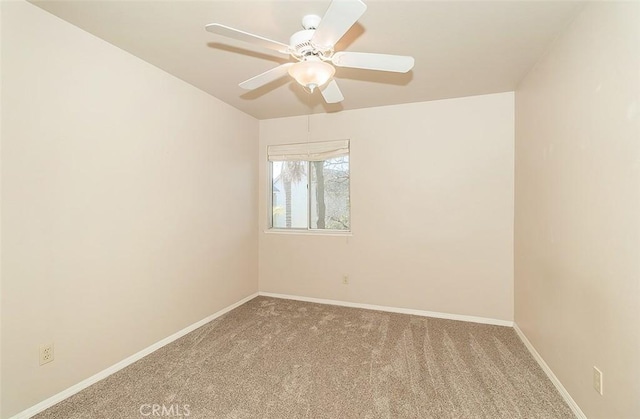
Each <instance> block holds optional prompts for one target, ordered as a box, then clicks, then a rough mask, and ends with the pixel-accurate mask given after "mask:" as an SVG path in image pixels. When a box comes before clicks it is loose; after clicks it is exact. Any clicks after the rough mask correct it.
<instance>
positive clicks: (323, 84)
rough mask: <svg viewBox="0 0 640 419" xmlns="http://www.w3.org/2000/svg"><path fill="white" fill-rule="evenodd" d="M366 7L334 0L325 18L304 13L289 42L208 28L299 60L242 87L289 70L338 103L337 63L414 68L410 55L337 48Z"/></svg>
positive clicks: (356, 1) (216, 26)
mask: <svg viewBox="0 0 640 419" xmlns="http://www.w3.org/2000/svg"><path fill="white" fill-rule="evenodd" d="M366 9H367V6H366V5H365V4H364V3H363V2H362V1H361V0H333V1H332V2H331V4H330V5H329V8H328V9H327V11H326V12H325V15H324V17H323V18H320V17H319V16H316V15H307V16H304V17H303V18H302V27H303V28H304V30H301V31H298V32H296V33H294V34H293V35H292V36H291V38H290V40H289V44H288V45H287V44H285V43H282V42H278V41H273V40H271V39H267V38H264V37H262V36H259V35H254V34H251V33H249V32H244V31H241V30H239V29H234V28H231V27H228V26H225V25H221V24H219V23H211V24H209V25H206V26H205V28H206V30H207V31H209V32H212V33H215V34H218V35H223V36H226V37H229V38H233V39H237V40H240V41H244V42H248V43H251V44H254V45H259V46H261V47H264V48H268V49H271V50H274V51H277V52H279V53H282V54H286V55H290V56H291V57H292V58H293V59H294V60H295V62H289V63H285V64H281V65H279V66H278V67H275V68H272V69H271V70H268V71H265V72H264V73H262V74H259V75H257V76H255V77H252V78H250V79H249V80H245V81H243V82H242V83H240V87H241V88H243V89H247V90H253V89H257V88H258V87H261V86H264V85H265V84H267V83H270V82H272V81H274V80H277V79H279V78H281V77H284V76H285V75H287V73H288V74H289V75H290V76H291V77H293V78H294V79H295V80H296V81H297V82H298V83H299V84H300V85H302V86H303V87H304V89H305V90H306V91H307V92H309V93H313V92H314V91H315V90H316V89H318V90H320V93H321V94H322V97H323V98H324V100H325V101H326V102H327V103H338V102H341V101H342V100H343V99H344V96H342V92H341V91H340V88H339V87H338V84H337V83H336V81H335V79H334V78H333V76H334V74H335V67H334V66H336V67H349V68H358V69H364V70H378V71H392V72H397V73H406V72H408V71H409V70H411V69H412V68H413V64H414V59H413V57H409V56H403V55H389V54H372V53H367V52H348V51H334V46H335V44H336V43H337V42H338V41H339V40H340V38H342V36H343V35H344V34H345V33H346V32H347V31H348V30H349V28H351V26H353V25H354V24H355V23H356V21H357V20H358V19H359V18H360V16H362V15H363V14H364V12H365V10H366ZM332 64H333V65H332Z"/></svg>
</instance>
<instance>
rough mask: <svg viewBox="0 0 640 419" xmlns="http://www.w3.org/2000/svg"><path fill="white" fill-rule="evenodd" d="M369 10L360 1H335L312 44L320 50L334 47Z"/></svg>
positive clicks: (318, 28)
mask: <svg viewBox="0 0 640 419" xmlns="http://www.w3.org/2000/svg"><path fill="white" fill-rule="evenodd" d="M365 10H367V5H366V4H364V3H363V2H362V1H360V0H333V1H332V2H331V4H330V5H329V8H328V9H327V12H326V13H325V14H324V17H323V18H322V20H321V21H320V24H319V25H318V27H317V28H316V31H315V33H314V34H313V37H312V38H311V43H313V44H314V45H316V46H317V47H319V48H333V46H334V45H335V44H336V42H338V41H339V40H340V38H342V36H343V35H344V34H345V33H347V31H348V30H349V28H350V27H352V26H353V25H354V23H356V22H357V21H358V19H360V16H362V15H363V14H364V11H365Z"/></svg>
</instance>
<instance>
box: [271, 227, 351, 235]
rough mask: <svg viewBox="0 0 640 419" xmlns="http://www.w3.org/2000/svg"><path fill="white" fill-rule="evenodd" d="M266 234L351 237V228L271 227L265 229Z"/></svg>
mask: <svg viewBox="0 0 640 419" xmlns="http://www.w3.org/2000/svg"><path fill="white" fill-rule="evenodd" d="M263 233H265V234H284V235H287V234H290V235H294V236H334V237H351V236H353V233H351V230H311V229H288V228H270V229H268V230H264V231H263Z"/></svg>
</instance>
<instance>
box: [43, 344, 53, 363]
mask: <svg viewBox="0 0 640 419" xmlns="http://www.w3.org/2000/svg"><path fill="white" fill-rule="evenodd" d="M51 361H53V343H47V344H44V345H40V365H44V364H48V363H49V362H51Z"/></svg>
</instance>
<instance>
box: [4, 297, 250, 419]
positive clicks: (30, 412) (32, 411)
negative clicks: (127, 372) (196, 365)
mask: <svg viewBox="0 0 640 419" xmlns="http://www.w3.org/2000/svg"><path fill="white" fill-rule="evenodd" d="M257 296H258V293H257V292H256V293H254V294H251V295H249V296H248V297H245V298H243V299H242V300H240V301H238V302H236V303H234V304H231V305H230V306H228V307H225V308H223V309H222V310H220V311H218V312H216V313H214V314H212V315H210V316H208V317H205V318H204V319H202V320H200V321H198V322H195V323H193V324H192V325H189V326H187V327H185V328H184V329H182V330H180V331H178V332H176V333H174V334H173V335H171V336H169V337H166V338H164V339H162V340H161V341H159V342H156V343H154V344H153V345H151V346H148V347H146V348H144V349H143V350H141V351H140V352H137V353H135V354H133V355H131V356H130V357H128V358H125V359H123V360H122V361H120V362H118V363H117V364H115V365H112V366H110V367H109V368H107V369H104V370H102V371H100V372H99V373H97V374H95V375H92V376H91V377H89V378H87V379H85V380H82V381H80V382H79V383H78V384H75V385H73V386H71V387H69V388H68V389H66V390H63V391H61V392H60V393H58V394H56V395H54V396H51V397H49V398H48V399H46V400H43V401H41V402H40V403H38V404H36V405H34V406H32V407H30V408H28V409H26V410H23V411H22V412H20V413H18V414H16V415H15V416H12V417H11V419H25V418H30V417H31V416H34V415H36V414H38V413H40V412H42V411H43V410H45V409H48V408H50V407H51V406H53V405H54V404H56V403H59V402H61V401H62V400H64V399H66V398H68V397H71V396H73V395H74V394H76V393H78V392H80V391H81V390H84V389H85V388H87V387H89V386H90V385H92V384H95V383H97V382H98V381H100V380H103V379H105V378H107V377H108V376H110V375H111V374H113V373H116V372H118V371H120V370H121V369H123V368H124V367H127V366H129V365H131V364H133V363H134V362H136V361H138V360H140V359H142V358H144V357H145V356H147V355H149V354H150V353H152V352H154V351H156V350H158V349H160V348H162V347H163V346H165V345H167V344H169V343H171V342H173V341H174V340H177V339H179V338H181V337H182V336H184V335H186V334H187V333H189V332H192V331H194V330H196V329H197V328H199V327H200V326H204V325H205V324H207V323H209V322H210V321H211V320H214V319H216V318H218V317H220V316H222V315H223V314H226V313H227V312H229V311H231V310H233V309H234V308H236V307H238V306H241V305H242V304H244V303H246V302H247V301H249V300H252V299H254V298H255V297H257Z"/></svg>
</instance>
